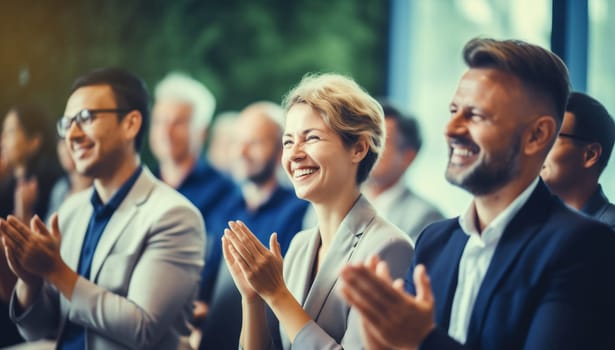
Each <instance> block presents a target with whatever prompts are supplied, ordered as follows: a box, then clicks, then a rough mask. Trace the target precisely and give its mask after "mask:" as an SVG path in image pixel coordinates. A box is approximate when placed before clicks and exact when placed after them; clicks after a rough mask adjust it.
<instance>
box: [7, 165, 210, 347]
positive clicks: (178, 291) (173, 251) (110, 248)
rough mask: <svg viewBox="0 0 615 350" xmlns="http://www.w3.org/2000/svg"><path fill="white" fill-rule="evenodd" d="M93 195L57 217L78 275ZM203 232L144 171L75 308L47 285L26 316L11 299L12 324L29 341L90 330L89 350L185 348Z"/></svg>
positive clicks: (194, 215) (78, 289) (80, 197)
mask: <svg viewBox="0 0 615 350" xmlns="http://www.w3.org/2000/svg"><path fill="white" fill-rule="evenodd" d="M91 195H92V190H87V191H83V192H81V193H78V194H75V195H74V196H71V197H70V198H69V199H68V201H67V202H66V203H65V204H64V205H63V206H62V207H61V208H60V210H59V219H60V231H61V232H62V246H61V254H62V257H63V258H64V261H65V262H66V263H67V264H68V265H69V266H70V267H71V268H72V269H74V270H75V271H76V270H77V265H78V263H79V256H80V251H81V246H82V244H83V239H84V236H85V233H86V231H87V228H88V223H89V220H90V216H91V215H92V212H93V208H92V205H91V203H90V197H91ZM204 230H205V229H204V223H203V219H202V217H201V215H200V214H199V212H198V210H197V209H196V208H195V207H194V206H193V205H192V204H191V203H190V202H189V201H188V200H187V199H185V198H184V197H183V196H181V195H180V194H179V193H177V192H176V191H175V190H173V189H172V188H170V187H168V186H167V185H166V184H164V183H162V182H160V181H159V180H157V179H156V178H155V177H154V176H153V175H152V174H151V173H150V171H149V170H148V169H146V168H144V169H143V171H142V173H141V175H140V176H139V178H138V179H137V182H136V183H135V184H134V186H133V188H132V189H131V190H130V192H129V193H128V195H127V196H126V198H125V199H124V201H123V202H122V203H121V204H120V206H119V207H118V208H117V210H116V211H115V213H114V214H113V216H112V217H111V220H110V221H109V223H108V224H107V227H106V228H105V231H104V233H103V235H102V236H101V239H100V241H99V243H98V246H97V247H96V251H95V253H94V257H93V260H92V269H91V278H92V281H89V280H87V279H85V278H83V277H79V279H78V280H77V283H76V285H75V288H74V290H73V296H72V300H71V301H69V300H67V299H66V298H64V296H62V295H60V294H59V293H58V291H57V290H56V289H55V288H54V287H52V286H51V285H49V284H47V283H46V284H45V285H44V287H43V291H42V292H41V294H40V295H39V297H38V299H37V300H36V301H35V303H34V304H33V305H32V306H31V307H30V308H28V309H26V310H24V312H23V313H21V314H20V315H16V309H15V303H16V301H15V293H13V298H12V300H11V305H10V313H11V317H12V318H13V320H14V321H15V322H16V323H17V326H18V328H19V330H20V332H21V334H22V335H23V336H24V337H25V338H26V339H28V340H36V339H40V338H44V337H48V338H57V337H58V335H59V334H60V333H61V330H62V329H63V327H64V324H65V322H66V321H67V319H68V320H70V321H72V322H74V323H76V324H79V325H82V326H84V327H85V328H86V333H85V337H86V348H87V349H89V350H92V349H96V350H98V349H130V348H132V349H136V348H138V349H178V348H182V346H180V344H181V343H182V342H181V341H180V338H181V337H182V336H187V335H189V329H188V327H187V323H188V320H189V318H190V317H191V315H192V302H193V300H194V299H195V297H196V291H197V288H198V282H199V278H200V277H199V276H200V270H201V269H202V267H203V261H204V260H203V254H204V246H205V243H204V239H205V231H204ZM182 339H183V338H182Z"/></svg>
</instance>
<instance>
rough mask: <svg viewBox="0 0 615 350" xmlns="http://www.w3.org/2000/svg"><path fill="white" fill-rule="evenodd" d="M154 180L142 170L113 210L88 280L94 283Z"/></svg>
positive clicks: (152, 186)
mask: <svg viewBox="0 0 615 350" xmlns="http://www.w3.org/2000/svg"><path fill="white" fill-rule="evenodd" d="M154 181H155V180H154V178H153V175H152V174H151V173H150V172H149V170H148V169H146V168H144V169H143V172H142V174H141V175H140V176H139V179H138V180H137V182H135V184H134V186H133V188H132V189H131V190H130V192H128V195H127V196H126V198H125V199H124V200H123V201H122V204H120V206H119V207H118V208H117V209H116V210H115V212H114V213H113V216H112V217H111V220H109V223H108V224H107V227H105V231H104V233H103V235H102V237H101V239H100V241H99V242H98V246H97V247H96V251H95V252H94V258H93V259H92V268H91V271H90V277H91V278H90V279H91V280H92V281H96V279H97V278H98V273H99V272H100V268H101V266H102V263H103V262H104V261H105V259H106V258H107V256H108V255H109V252H110V251H111V249H112V248H113V246H114V245H115V242H116V241H117V240H118V238H119V237H120V235H121V234H122V232H124V230H125V229H126V227H127V226H128V223H129V222H130V219H131V218H132V217H133V216H134V215H135V214H136V213H137V210H138V208H139V206H140V205H141V204H143V203H144V202H145V201H146V200H147V198H148V196H149V194H150V193H151V191H152V190H153V188H154Z"/></svg>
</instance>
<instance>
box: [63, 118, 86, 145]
mask: <svg viewBox="0 0 615 350" xmlns="http://www.w3.org/2000/svg"><path fill="white" fill-rule="evenodd" d="M81 136H83V129H81V125H80V124H79V123H78V122H77V121H75V120H72V121H71V123H70V126H69V127H68V130H66V133H65V134H64V138H65V139H67V140H73V139H75V138H78V137H81Z"/></svg>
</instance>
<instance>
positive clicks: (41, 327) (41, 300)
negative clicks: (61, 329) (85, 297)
mask: <svg viewBox="0 0 615 350" xmlns="http://www.w3.org/2000/svg"><path fill="white" fill-rule="evenodd" d="M17 303H18V301H17V296H16V292H15V290H13V294H12V295H11V301H10V305H9V313H10V315H9V316H10V318H11V320H12V321H13V322H14V323H15V324H16V325H17V329H18V330H19V333H20V334H21V335H22V336H23V337H24V339H26V340H27V341H35V340H39V339H43V338H55V337H56V336H57V332H58V328H57V327H58V325H59V324H60V318H59V312H58V311H59V295H58V292H57V290H56V289H55V288H53V287H52V286H50V285H49V284H47V283H44V284H43V288H42V290H41V292H40V294H39V295H38V297H37V298H36V299H35V301H34V303H33V304H32V305H31V306H30V307H29V308H27V309H25V310H19V311H18V306H17ZM20 311H21V312H20Z"/></svg>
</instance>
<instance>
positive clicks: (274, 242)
mask: <svg viewBox="0 0 615 350" xmlns="http://www.w3.org/2000/svg"><path fill="white" fill-rule="evenodd" d="M269 250H271V252H272V253H273V254H274V255H275V256H276V257H278V258H282V248H281V247H280V242H278V234H277V232H274V233H272V234H271V237H269Z"/></svg>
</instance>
